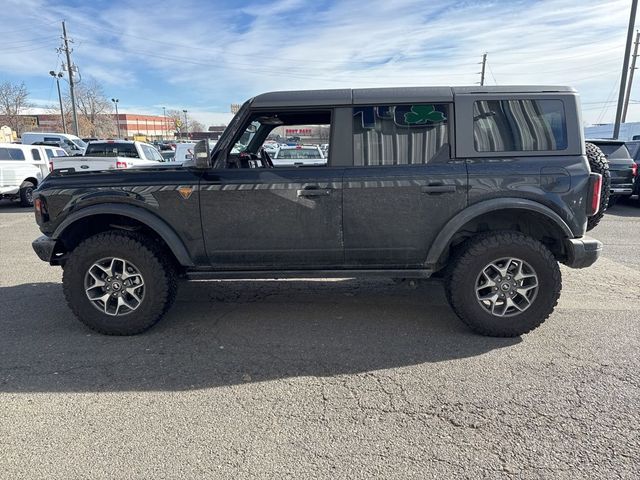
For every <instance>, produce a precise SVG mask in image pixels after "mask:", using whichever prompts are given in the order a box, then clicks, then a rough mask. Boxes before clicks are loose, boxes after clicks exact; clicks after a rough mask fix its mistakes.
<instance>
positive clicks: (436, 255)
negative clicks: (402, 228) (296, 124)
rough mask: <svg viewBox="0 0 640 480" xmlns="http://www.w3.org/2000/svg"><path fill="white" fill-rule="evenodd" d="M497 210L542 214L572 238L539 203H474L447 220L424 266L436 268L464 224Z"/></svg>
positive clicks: (517, 200)
mask: <svg viewBox="0 0 640 480" xmlns="http://www.w3.org/2000/svg"><path fill="white" fill-rule="evenodd" d="M499 210H528V211H531V212H536V213H539V214H542V215H544V216H545V217H547V218H548V219H549V220H551V221H552V222H553V223H554V224H555V225H557V226H558V227H559V228H560V229H561V230H562V232H563V233H564V235H565V237H566V238H573V237H574V235H573V232H572V231H571V229H570V228H569V226H568V225H567V223H566V222H565V221H564V220H563V219H562V217H560V215H558V214H557V213H556V212H554V211H553V210H551V209H550V208H549V207H547V206H545V205H542V204H541V203H538V202H534V201H533V200H527V199H524V198H494V199H491V200H485V201H483V202H479V203H475V204H473V205H471V206H470V207H467V208H465V209H464V210H463V211H461V212H460V213H458V214H457V215H456V216H455V217H453V218H452V219H451V220H449V221H448V222H447V224H446V225H445V226H444V227H443V229H442V230H441V231H440V233H439V234H438V236H437V237H436V239H435V240H434V241H433V243H432V244H431V248H430V249H429V253H428V254H427V260H426V261H425V265H426V266H427V267H429V268H435V267H437V264H438V261H439V259H440V257H441V256H442V254H443V253H444V251H445V249H446V248H447V247H448V246H449V243H450V242H451V239H452V238H453V236H454V235H455V234H456V233H457V232H458V231H459V230H460V229H461V228H462V227H463V226H464V225H465V224H466V223H468V222H470V221H471V220H473V219H474V218H477V217H479V216H480V215H484V214H485V213H489V212H495V211H499Z"/></svg>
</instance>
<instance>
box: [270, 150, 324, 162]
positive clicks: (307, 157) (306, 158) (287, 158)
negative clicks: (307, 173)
mask: <svg viewBox="0 0 640 480" xmlns="http://www.w3.org/2000/svg"><path fill="white" fill-rule="evenodd" d="M272 161H273V165H274V166H275V167H313V166H322V165H326V164H327V159H326V158H325V156H324V155H323V154H322V150H320V147H318V146H317V145H297V146H295V147H289V146H286V147H280V148H279V149H278V151H277V152H276V154H275V156H274V157H273V158H272Z"/></svg>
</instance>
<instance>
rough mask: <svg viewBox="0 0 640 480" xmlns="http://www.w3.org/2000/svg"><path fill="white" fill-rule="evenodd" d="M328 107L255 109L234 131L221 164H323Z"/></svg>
mask: <svg viewBox="0 0 640 480" xmlns="http://www.w3.org/2000/svg"><path fill="white" fill-rule="evenodd" d="M330 133H331V111H269V112H262V113H256V114H254V115H253V116H252V118H250V119H249V120H248V123H247V125H246V126H245V128H244V129H243V130H242V133H238V135H239V136H238V137H237V140H236V142H235V143H234V145H233V147H232V149H231V151H230V152H229V156H228V158H227V159H226V165H225V167H224V168H270V167H274V168H279V167H287V168H290V167H319V166H326V165H327V161H328V151H329V145H330V143H331V142H330Z"/></svg>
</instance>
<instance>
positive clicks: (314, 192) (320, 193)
mask: <svg viewBox="0 0 640 480" xmlns="http://www.w3.org/2000/svg"><path fill="white" fill-rule="evenodd" d="M297 194H298V196H299V197H327V196H329V195H331V189H330V188H313V187H311V188H309V187H307V188H303V189H301V190H298V191H297Z"/></svg>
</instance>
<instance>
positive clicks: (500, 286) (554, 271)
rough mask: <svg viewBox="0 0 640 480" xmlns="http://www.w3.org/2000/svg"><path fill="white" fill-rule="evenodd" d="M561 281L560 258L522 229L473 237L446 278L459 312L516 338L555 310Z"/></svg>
mask: <svg viewBox="0 0 640 480" xmlns="http://www.w3.org/2000/svg"><path fill="white" fill-rule="evenodd" d="M561 288H562V280H561V275H560V268H559V267H558V262H557V261H556V259H555V258H554V257H553V255H552V254H551V252H550V251H549V250H548V249H547V248H546V247H545V246H544V245H543V244H542V243H540V242H539V241H537V240H535V239H533V238H531V237H529V236H527V235H524V234H522V233H519V232H495V233H489V234H481V235H478V236H476V237H474V238H472V239H471V240H470V241H469V242H468V243H467V245H466V248H465V250H464V251H463V252H462V253H461V255H459V256H458V257H457V262H456V264H455V265H454V266H453V269H452V271H451V274H450V275H449V276H448V278H447V282H446V289H447V298H448V299H449V302H450V304H451V307H452V308H453V310H454V311H455V312H456V314H457V315H458V317H460V319H461V320H462V321H463V322H464V323H465V324H467V325H468V326H469V327H470V328H471V329H472V330H474V331H475V332H477V333H480V334H482V335H488V336H495V337H515V336H519V335H523V334H525V333H528V332H530V331H531V330H533V329H534V328H536V327H538V326H540V325H541V324H542V323H543V322H544V321H545V320H546V319H547V317H548V316H549V315H550V314H551V312H553V309H554V307H555V306H556V304H557V302H558V298H559V297H560V290H561Z"/></svg>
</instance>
